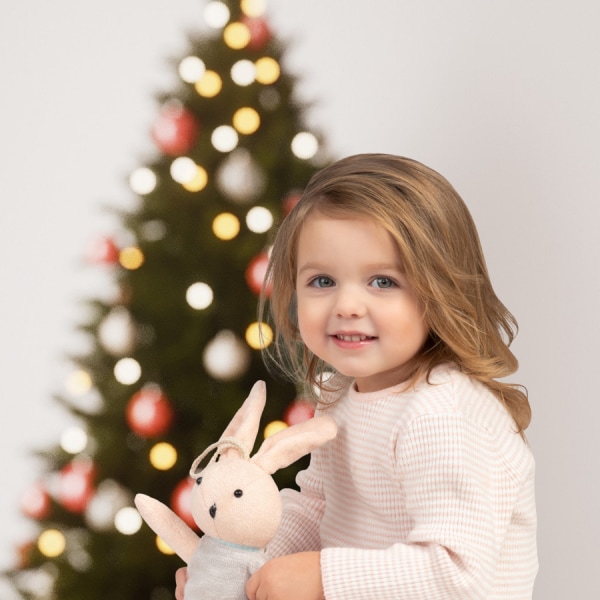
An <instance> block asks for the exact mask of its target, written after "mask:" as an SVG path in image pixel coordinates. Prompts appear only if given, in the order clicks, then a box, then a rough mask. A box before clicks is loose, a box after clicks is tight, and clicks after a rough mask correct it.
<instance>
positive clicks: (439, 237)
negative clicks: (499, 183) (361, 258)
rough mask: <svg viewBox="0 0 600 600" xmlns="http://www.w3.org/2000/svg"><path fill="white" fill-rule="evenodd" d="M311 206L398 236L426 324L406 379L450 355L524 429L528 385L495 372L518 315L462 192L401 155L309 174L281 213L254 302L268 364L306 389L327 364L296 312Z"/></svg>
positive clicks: (505, 363)
mask: <svg viewBox="0 0 600 600" xmlns="http://www.w3.org/2000/svg"><path fill="white" fill-rule="evenodd" d="M317 211H318V212H319V213H320V214H323V215H325V216H328V217H332V218H335V219H338V218H339V219H352V218H358V219H363V218H364V219H369V220H371V221H374V222H375V223H376V224H378V225H380V226H382V227H384V228H385V229H386V230H387V231H389V233H390V234H391V235H392V237H393V239H394V240H395V242H396V244H397V245H398V248H399V250H400V254H401V257H402V264H403V268H404V270H405V273H406V276H407V278H408V280H409V281H410V283H411V285H412V286H413V289H414V291H415V293H416V295H417V297H418V298H419V300H420V302H421V303H422V306H423V311H424V318H425V323H426V326H427V328H428V331H429V336H428V339H427V341H426V342H425V345H424V347H423V348H422V351H421V352H420V353H419V354H418V355H417V356H416V357H415V358H414V360H413V369H412V376H411V382H416V381H417V380H418V379H420V378H422V377H423V376H425V377H428V376H429V373H430V372H431V369H432V368H433V367H435V366H436V365H439V364H441V363H444V362H453V363H455V364H456V365H457V367H458V368H459V369H460V370H461V371H463V372H464V373H466V374H467V375H469V376H470V377H472V378H473V379H476V380H477V381H479V382H481V383H482V384H483V385H485V386H486V387H487V388H489V389H490V390H491V391H492V392H493V393H494V394H495V395H496V396H497V397H498V399H499V400H500V401H501V402H502V403H503V404H504V405H505V406H506V408H507V409H508V411H509V412H510V414H511V415H512V417H513V418H514V421H515V423H516V426H517V431H518V432H519V433H521V434H523V431H524V430H525V429H526V428H527V426H528V425H529V422H530V420H531V409H530V406H529V401H528V398H527V392H526V390H525V389H524V388H523V387H522V386H519V385H516V384H511V383H505V382H501V381H498V378H504V377H506V376H508V375H510V374H512V373H514V372H515V371H516V370H517V367H518V362H517V359H516V358H515V356H514V355H513V353H512V352H511V350H510V349H509V346H510V344H511V343H512V341H513V339H514V337H515V335H516V333H517V330H518V326H517V322H516V320H515V318H514V317H513V315H512V314H511V313H510V312H509V311H508V309H507V308H506V307H505V306H504V305H503V304H502V302H500V300H499V299H498V297H497V296H496V294H495V293H494V290H493V288H492V284H491V281H490V278H489V275H488V271H487V267H486V264H485V259H484V256H483V251H482V248H481V243H480V241H479V236H478V234H477V229H476V227H475V224H474V222H473V219H472V217H471V214H470V213H469V210H468V209H467V207H466V205H465V203H464V202H463V200H462V199H461V197H460V196H459V195H458V193H457V192H456V191H455V190H454V188H453V187H452V186H451V185H450V184H449V183H448V181H446V179H445V178H443V177H442V176H441V175H439V174H438V173H436V172H435V171H433V170H432V169H429V168H428V167H426V166H424V165H422V164H421V163H419V162H417V161H414V160H410V159H407V158H402V157H398V156H392V155H387V154H360V155H355V156H350V157H347V158H344V159H342V160H340V161H338V162H335V163H333V164H332V165H330V166H328V167H326V168H324V169H322V170H321V171H319V172H317V173H316V174H315V175H314V176H313V177H312V179H311V180H310V182H309V184H308V186H307V187H306V189H305V190H304V193H303V195H302V198H301V200H300V201H299V202H298V204H297V205H296V206H295V207H294V209H293V210H292V211H291V212H290V213H289V215H288V216H287V217H286V218H285V219H284V220H283V222H282V223H281V225H280V227H279V229H278V232H277V235H276V237H275V241H274V244H273V247H272V251H271V257H270V261H269V266H268V270H267V274H266V278H265V286H264V288H263V294H262V295H261V301H260V306H259V312H260V319H261V321H265V320H270V322H271V323H272V326H273V329H274V331H275V332H276V333H275V339H274V340H273V343H272V344H271V345H270V346H269V347H268V349H267V350H265V358H266V362H267V365H268V366H269V367H270V368H271V369H273V370H275V371H278V372H282V373H283V374H284V375H287V376H288V377H290V378H291V379H293V380H295V381H296V382H301V383H303V384H305V385H306V386H307V389H309V390H311V389H314V388H317V389H319V388H320V389H324V388H327V384H326V383H325V382H324V381H323V376H322V374H323V372H324V371H331V367H329V366H328V365H324V364H323V363H322V362H321V361H320V359H319V358H318V357H316V356H315V355H314V354H312V353H311V352H310V350H308V348H306V346H305V345H304V344H303V343H302V339H301V338H300V334H299V330H298V324H297V318H296V294H295V289H296V271H297V264H296V255H297V247H298V237H299V235H300V232H301V230H302V224H303V223H304V222H305V219H306V218H307V216H308V215H309V214H310V213H313V212H317ZM348 243H349V244H351V243H352V240H348ZM264 290H269V293H268V294H266V293H265V291H264ZM267 306H268V313H269V314H268V317H267V315H266V314H265V313H266V312H267Z"/></svg>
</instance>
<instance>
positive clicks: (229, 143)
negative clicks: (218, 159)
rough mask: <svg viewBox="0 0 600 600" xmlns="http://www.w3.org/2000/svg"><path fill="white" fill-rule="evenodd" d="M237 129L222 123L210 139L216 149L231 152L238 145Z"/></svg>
mask: <svg viewBox="0 0 600 600" xmlns="http://www.w3.org/2000/svg"><path fill="white" fill-rule="evenodd" d="M238 140H239V138H238V134H237V131H236V130H235V129H234V128H233V127H231V125H220V126H219V127H217V128H216V129H215V130H214V131H213V132H212V135H211V136H210V141H211V143H212V145H213V146H214V148H215V150H218V151H219V152H231V151H232V150H233V149H234V148H235V147H236V146H237V145H238Z"/></svg>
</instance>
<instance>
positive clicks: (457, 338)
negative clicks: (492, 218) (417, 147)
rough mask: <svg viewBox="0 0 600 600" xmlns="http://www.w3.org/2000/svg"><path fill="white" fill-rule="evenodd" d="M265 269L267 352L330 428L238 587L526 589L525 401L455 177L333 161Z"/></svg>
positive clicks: (278, 592) (311, 597)
mask: <svg viewBox="0 0 600 600" xmlns="http://www.w3.org/2000/svg"><path fill="white" fill-rule="evenodd" d="M268 280H269V282H270V283H271V284H272V292H271V296H270V298H269V308H270V314H271V316H272V320H273V324H274V326H275V330H276V331H277V336H276V340H275V342H274V344H273V346H272V348H273V350H272V353H271V358H272V359H273V361H274V362H275V364H277V366H278V367H279V368H280V369H283V370H284V371H285V372H286V373H288V374H292V375H293V376H294V377H295V378H297V379H301V380H302V381H303V382H305V383H306V384H307V386H308V387H310V388H311V389H314V390H317V391H318V394H319V396H320V400H319V411H326V412H327V413H328V414H330V415H332V416H333V417H334V419H335V420H336V422H337V425H338V436H337V438H336V439H335V440H334V441H332V442H330V443H329V444H327V445H325V446H324V447H322V448H320V449H318V450H316V451H315V452H314V453H313V455H312V457H311V463H310V466H309V468H308V469H307V470H306V471H303V472H301V473H299V474H298V478H297V482H298V485H299V487H300V491H299V492H298V491H293V490H283V491H282V496H283V500H284V516H283V521H282V524H281V527H280V530H279V532H278V534H277V536H276V538H275V540H273V542H272V544H271V545H270V546H269V554H270V556H271V557H272V559H271V560H270V561H269V562H268V563H267V564H266V565H265V566H264V567H263V568H262V569H260V570H259V571H257V572H256V573H255V574H254V575H253V576H252V577H251V579H250V580H249V582H248V584H247V594H248V598H249V599H250V600H264V599H267V598H268V600H296V599H298V600H321V599H323V598H326V599H327V600H355V599H356V600H358V599H361V600H362V599H366V600H392V599H394V600H395V599H400V598H402V599H403V600H407V599H414V600H424V599H428V600H432V599H435V598H439V599H458V598H470V599H471V598H482V599H486V600H499V599H506V600H508V599H510V600H518V599H525V598H531V597H532V588H533V582H534V579H535V575H536V573H537V552H536V539H535V535H536V511H535V501H534V461H533V457H532V455H531V452H530V450H529V447H528V445H527V443H526V441H525V438H524V430H525V428H526V427H527V426H528V424H529V421H530V416H531V415H530V408H529V403H528V400H527V396H526V395H525V393H524V392H523V391H522V389H521V388H519V387H518V386H515V385H512V384H509V383H505V382H504V381H501V379H502V378H504V377H505V376H507V375H510V374H511V373H513V372H514V371H515V370H516V368H517V361H516V359H515V357H514V356H513V354H512V353H511V351H510V350H509V345H510V343H511V342H512V340H513V338H514V335H515V332H516V321H515V319H514V318H513V316H512V315H511V314H510V312H509V311H508V310H507V309H506V308H505V307H504V305H503V304H502V303H501V302H500V300H499V299H498V298H497V297H496V295H495V293H494V291H493V289H492V285H491V283H490V279H489V276H488V273H487V269H486V266H485V261H484V258H483V254H482V250H481V245H480V242H479V239H478V235H477V231H476V228H475V225H474V223H473V220H472V218H471V216H470V214H469V212H468V209H467V208H466V206H465V204H464V203H463V201H462V200H461V198H460V197H459V196H458V194H457V193H456V191H455V190H454V189H453V188H452V186H451V185H450V184H449V183H448V182H447V181H446V180H445V179H444V178H443V177H441V176H440V175H439V174H438V173H436V172H435V171H432V170H431V169H428V168H427V167H425V166H423V165H422V164H420V163H418V162H415V161H412V160H408V159H405V158H400V157H396V156H390V155H382V154H364V155H358V156H351V157H349V158H345V159H343V160H340V161H338V162H337V163H334V164H333V165H331V166H329V167H327V168H325V169H323V170H322V171H320V172H319V173H317V174H316V175H315V176H314V177H313V179H312V180H311V181H310V183H309V185H308V186H307V188H306V190H305V192H304V195H303V197H302V199H301V200H300V202H299V203H298V204H297V206H296V207H295V208H294V210H293V211H292V212H291V213H290V214H289V215H288V216H287V217H286V219H285V220H284V222H283V223H282V225H281V227H280V229H279V231H278V234H277V237H276V240H275V243H274V246H273V250H272V255H271V261H270V267H269V272H268ZM184 580H185V571H183V570H181V571H180V572H178V574H177V581H178V588H177V597H178V598H181V597H182V591H183V582H184Z"/></svg>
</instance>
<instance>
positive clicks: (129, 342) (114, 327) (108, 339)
mask: <svg viewBox="0 0 600 600" xmlns="http://www.w3.org/2000/svg"><path fill="white" fill-rule="evenodd" d="M98 339H99V341H100V344H101V346H102V347H103V348H104V349H105V350H106V351H107V352H108V353H109V354H112V355H113V356H124V355H125V354H129V353H130V352H131V351H132V350H133V348H134V347H135V340H136V326H135V323H134V321H133V319H132V317H131V315H130V314H129V311H128V310H127V309H126V308H123V307H122V306H119V307H117V308H113V309H112V310H111V311H110V312H109V313H108V315H106V317H104V319H103V320H102V322H101V323H100V325H99V326H98Z"/></svg>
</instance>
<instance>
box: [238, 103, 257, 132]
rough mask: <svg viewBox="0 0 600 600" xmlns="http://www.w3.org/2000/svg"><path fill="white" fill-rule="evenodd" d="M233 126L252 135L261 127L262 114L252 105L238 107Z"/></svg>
mask: <svg viewBox="0 0 600 600" xmlns="http://www.w3.org/2000/svg"><path fill="white" fill-rule="evenodd" d="M233 126H234V127H235V128H236V129H237V130H238V131H239V132H240V133H242V134H245V135H250V134H252V133H254V132H255V131H256V130H257V129H258V128H259V127H260V115H259V114H258V113H257V112H256V110H254V109H253V108H251V107H250V106H244V107H242V108H238V110H236V111H235V113H234V115H233Z"/></svg>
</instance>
